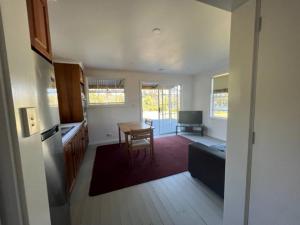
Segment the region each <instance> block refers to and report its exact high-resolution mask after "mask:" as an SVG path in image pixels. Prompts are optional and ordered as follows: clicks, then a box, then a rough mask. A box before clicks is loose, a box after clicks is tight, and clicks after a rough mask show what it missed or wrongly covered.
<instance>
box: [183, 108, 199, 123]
mask: <svg viewBox="0 0 300 225" xmlns="http://www.w3.org/2000/svg"><path fill="white" fill-rule="evenodd" d="M202 114H203V113H202V111H179V113H178V123H180V124H202Z"/></svg>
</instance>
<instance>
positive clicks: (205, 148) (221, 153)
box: [190, 142, 225, 160]
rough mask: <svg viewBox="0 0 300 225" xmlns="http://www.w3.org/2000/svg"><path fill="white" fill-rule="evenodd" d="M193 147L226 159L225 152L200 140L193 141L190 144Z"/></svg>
mask: <svg viewBox="0 0 300 225" xmlns="http://www.w3.org/2000/svg"><path fill="white" fill-rule="evenodd" d="M190 145H191V146H192V147H194V148H196V149H199V151H205V152H207V153H208V154H212V155H214V156H216V157H218V158H221V159H224V160H225V152H224V151H220V150H219V149H217V148H212V147H211V146H207V145H204V144H201V143H198V142H193V143H191V144H190Z"/></svg>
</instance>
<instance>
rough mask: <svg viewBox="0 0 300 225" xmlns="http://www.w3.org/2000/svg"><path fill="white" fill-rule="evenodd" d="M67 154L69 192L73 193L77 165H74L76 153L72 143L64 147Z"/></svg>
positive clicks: (66, 165) (66, 166)
mask: <svg viewBox="0 0 300 225" xmlns="http://www.w3.org/2000/svg"><path fill="white" fill-rule="evenodd" d="M64 154H65V169H66V178H67V191H68V192H71V191H72V189H73V186H74V183H75V177H76V175H75V165H74V160H73V158H74V151H73V146H72V143H68V144H67V145H66V146H65V147H64Z"/></svg>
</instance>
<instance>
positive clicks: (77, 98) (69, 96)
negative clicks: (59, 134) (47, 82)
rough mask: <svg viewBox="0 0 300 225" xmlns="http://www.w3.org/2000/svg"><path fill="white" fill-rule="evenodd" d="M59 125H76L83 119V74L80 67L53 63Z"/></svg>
mask: <svg viewBox="0 0 300 225" xmlns="http://www.w3.org/2000/svg"><path fill="white" fill-rule="evenodd" d="M54 70H55V78H56V86H57V94H58V103H59V115H60V121H61V123H76V122H81V121H83V120H84V117H85V115H84V114H85V104H86V103H85V88H84V81H85V79H84V74H83V72H82V69H81V67H80V65H78V64H69V63H54Z"/></svg>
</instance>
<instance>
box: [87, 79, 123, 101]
mask: <svg viewBox="0 0 300 225" xmlns="http://www.w3.org/2000/svg"><path fill="white" fill-rule="evenodd" d="M91 79H97V78H91ZM97 80H99V81H100V80H124V87H123V88H120V89H123V90H124V101H123V102H120V103H119V102H111V103H109V102H105V103H91V101H90V88H89V79H88V81H87V98H88V101H87V102H88V107H114V106H125V105H126V103H127V98H126V79H124V78H103V79H100V78H99V79H97Z"/></svg>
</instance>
